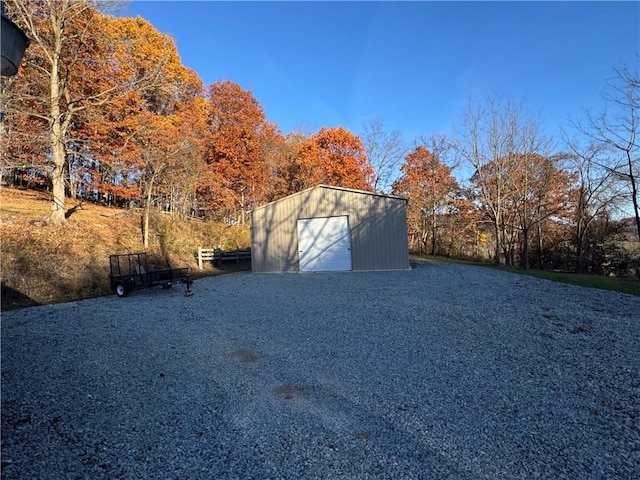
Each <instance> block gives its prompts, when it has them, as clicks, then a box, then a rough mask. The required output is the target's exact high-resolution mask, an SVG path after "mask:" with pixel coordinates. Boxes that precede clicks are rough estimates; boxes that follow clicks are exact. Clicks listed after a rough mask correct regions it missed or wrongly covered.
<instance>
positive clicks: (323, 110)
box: [118, 1, 640, 143]
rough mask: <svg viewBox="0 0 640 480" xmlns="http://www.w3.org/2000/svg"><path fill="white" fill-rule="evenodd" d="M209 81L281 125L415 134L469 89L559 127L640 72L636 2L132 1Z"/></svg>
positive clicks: (445, 116)
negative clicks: (518, 105) (621, 71)
mask: <svg viewBox="0 0 640 480" xmlns="http://www.w3.org/2000/svg"><path fill="white" fill-rule="evenodd" d="M118 14H119V15H122V16H138V15H139V16H141V17H143V18H146V19H147V20H149V21H150V22H151V23H152V24H153V25H154V27H155V28H156V29H158V30H159V31H161V32H164V33H166V34H168V35H170V36H172V37H173V38H174V39H175V42H176V45H177V47H178V51H179V53H180V56H181V58H182V61H183V63H184V65H186V66H188V67H190V68H192V69H193V70H195V71H196V72H197V73H198V75H199V76H200V78H201V79H202V80H203V82H204V83H205V84H207V85H208V84H210V83H213V82H215V81H217V80H231V81H233V82H235V83H237V84H238V85H240V87H242V88H243V89H245V90H250V91H251V92H252V93H253V95H254V96H255V98H256V99H257V100H258V101H259V102H260V104H261V105H262V106H263V108H264V111H265V114H266V116H267V118H268V119H269V120H270V121H273V122H275V123H276V124H278V125H279V127H280V129H281V130H282V132H283V133H285V134H286V133H288V132H290V131H294V130H300V129H302V130H303V131H304V133H314V132H316V131H317V130H318V129H320V128H321V127H323V126H327V127H337V126H344V127H345V128H347V129H349V130H350V131H351V132H353V133H355V134H359V133H361V132H362V128H363V125H364V124H365V123H366V122H368V121H370V120H371V119H373V118H382V119H383V120H384V123H385V127H386V129H387V130H398V131H400V132H401V133H402V135H403V137H404V139H405V141H407V142H408V143H412V142H413V140H414V139H415V137H417V136H419V135H429V134H431V133H434V132H444V133H450V132H451V127H452V124H453V122H454V121H456V119H457V118H459V116H460V113H461V111H462V108H463V107H464V105H465V104H466V102H467V99H469V98H472V99H480V100H482V99H484V98H486V96H487V95H494V96H496V95H499V96H501V97H503V98H507V99H511V100H514V101H522V102H523V103H524V107H525V109H526V110H527V111H529V112H531V113H532V114H534V115H537V116H538V118H539V119H540V121H541V123H542V125H543V127H544V129H545V130H546V132H547V133H548V134H550V135H555V134H557V132H558V129H559V127H560V126H563V125H565V124H566V123H567V119H568V118H569V117H577V116H579V115H581V113H582V111H583V109H584V108H593V109H598V108H600V107H601V91H602V89H603V88H604V86H605V82H606V80H607V79H608V78H611V77H612V76H613V67H621V66H623V65H625V64H626V65H628V66H629V67H631V68H633V69H637V68H638V61H639V60H638V54H640V2H637V1H635V2H456V1H454V2H326V1H325V2H267V1H265V2H213V1H132V2H130V3H129V6H128V8H127V10H124V11H121V12H119V13H118Z"/></svg>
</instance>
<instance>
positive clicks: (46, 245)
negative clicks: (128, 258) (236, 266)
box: [0, 188, 249, 310]
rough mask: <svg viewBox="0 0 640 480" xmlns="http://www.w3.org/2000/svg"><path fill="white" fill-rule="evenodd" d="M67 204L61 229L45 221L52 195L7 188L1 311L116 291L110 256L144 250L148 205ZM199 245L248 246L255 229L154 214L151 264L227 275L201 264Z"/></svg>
mask: <svg viewBox="0 0 640 480" xmlns="http://www.w3.org/2000/svg"><path fill="white" fill-rule="evenodd" d="M67 202H68V205H67V208H69V209H70V211H69V212H68V220H67V225H66V226H65V227H63V228H56V227H52V226H46V225H44V224H43V222H42V221H41V220H42V218H43V217H44V216H45V215H46V214H47V212H48V211H49V208H50V197H49V196H48V195H46V194H45V193H39V192H33V191H22V190H17V189H10V188H2V189H1V190H0V238H1V240H2V245H1V255H0V260H1V278H2V310H7V309H11V308H17V307H21V306H28V305H37V304H44V303H56V302H65V301H72V300H78V299H83V298H90V297H95V296H100V295H106V294H110V293H111V291H110V288H109V255H111V254H115V253H129V252H141V251H144V248H143V246H142V232H141V227H140V226H141V214H142V212H141V211H139V210H123V209H118V208H111V207H106V206H100V205H94V204H90V203H89V204H88V203H79V202H73V201H72V200H70V199H67ZM199 245H201V246H206V247H216V246H218V245H220V246H222V248H225V249H234V248H237V247H247V246H249V232H248V229H247V228H239V227H237V226H231V225H225V224H217V223H211V222H202V221H197V220H185V219H178V218H174V217H172V216H170V215H165V214H162V213H155V214H154V215H153V217H152V220H151V235H150V247H149V249H148V250H147V255H148V257H149V264H150V266H152V267H155V268H167V267H174V268H175V267H185V266H186V267H191V268H192V273H193V276H194V277H195V278H197V277H198V276H204V275H215V274H217V273H220V271H219V270H217V269H215V268H214V267H213V266H212V265H205V270H203V271H200V270H199V269H198V266H197V261H196V252H197V248H198V246H199Z"/></svg>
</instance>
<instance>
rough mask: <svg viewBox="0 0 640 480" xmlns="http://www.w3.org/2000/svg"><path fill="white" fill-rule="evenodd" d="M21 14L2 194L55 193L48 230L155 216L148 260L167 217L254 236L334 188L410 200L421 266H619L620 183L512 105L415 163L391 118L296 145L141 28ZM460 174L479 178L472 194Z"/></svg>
mask: <svg viewBox="0 0 640 480" xmlns="http://www.w3.org/2000/svg"><path fill="white" fill-rule="evenodd" d="M6 5H7V14H8V15H10V16H11V18H12V19H13V20H14V21H15V22H16V23H17V24H18V25H19V26H20V27H21V28H23V29H24V30H25V31H26V32H27V33H28V35H29V37H30V38H31V40H32V42H31V46H30V47H29V49H28V50H27V52H26V56H25V60H24V62H23V65H22V67H21V69H20V71H19V74H18V75H17V76H16V77H13V78H9V79H6V81H5V80H4V79H3V89H2V105H3V113H4V116H3V119H2V128H1V130H0V134H1V136H2V142H0V154H1V158H2V167H3V181H4V182H5V183H6V184H9V185H14V186H21V187H25V188H32V189H40V190H43V191H46V192H49V194H50V197H51V210H50V212H49V213H48V214H47V215H46V218H45V219H44V221H45V222H49V223H52V224H54V225H59V226H61V225H64V223H65V221H66V218H67V216H68V212H69V211H70V207H69V201H70V200H71V201H72V202H73V203H77V202H80V201H92V202H96V203H103V204H106V205H110V206H119V207H129V208H131V207H135V208H140V209H141V210H142V212H143V216H142V220H143V221H142V225H143V229H142V230H143V238H144V240H143V241H144V246H145V247H147V246H148V244H149V238H148V236H149V231H150V227H149V221H150V218H151V216H152V215H151V213H152V212H154V211H163V212H167V213H170V214H173V215H179V216H190V217H198V218H200V219H205V220H215V221H222V222H226V223H227V224H241V225H242V224H244V223H245V221H246V218H247V213H248V212H249V211H251V210H252V209H254V208H256V207H258V206H260V205H262V204H264V203H266V202H270V201H273V200H276V199H278V198H281V197H284V196H286V195H289V194H292V193H295V192H299V191H301V190H304V189H306V188H309V187H312V186H315V185H317V184H328V185H332V186H337V187H344V188H350V189H359V190H365V191H376V192H379V193H394V194H396V195H400V196H403V197H406V198H407V199H408V222H409V224H408V227H409V242H410V246H411V247H412V248H413V249H414V250H415V251H419V252H422V253H428V254H431V255H437V254H443V255H451V256H462V257H476V258H483V259H486V258H488V257H492V258H493V259H494V261H495V262H496V263H502V264H508V265H518V264H519V265H521V266H523V267H529V266H530V265H535V266H539V267H542V266H554V267H556V266H561V264H562V263H563V262H564V264H565V265H567V264H571V265H574V266H575V265H579V269H581V270H585V271H588V270H594V269H593V268H591V267H589V265H591V264H592V263H597V261H599V260H597V259H598V258H599V257H598V255H599V256H603V255H605V253H606V252H605V253H602V252H604V250H605V249H604V247H602V245H605V242H604V241H601V237H600V236H598V235H599V234H597V232H606V233H605V234H603V237H602V238H604V237H607V235H609V234H610V232H612V231H613V230H612V229H611V228H610V225H609V224H610V223H611V222H610V219H611V212H612V211H613V207H614V205H615V202H613V201H611V202H608V201H607V202H604V201H601V200H600V199H601V198H602V197H603V196H605V194H608V195H609V197H608V198H612V197H613V194H610V192H613V191H614V186H615V179H613V180H611V179H610V177H608V178H609V180H607V182H605V181H604V180H603V182H602V183H601V184H596V183H594V182H595V180H593V179H590V177H588V171H587V170H588V168H587V167H585V165H592V164H590V163H589V162H583V163H581V164H578V163H579V162H577V161H576V162H574V164H573V166H568V163H567V159H568V158H571V159H573V160H575V159H576V158H579V157H580V154H579V152H577V150H576V152H575V153H574V154H573V155H570V156H567V155H564V156H563V155H559V154H551V153H549V150H548V149H546V148H543V147H544V145H543V143H544V142H542V141H540V140H541V138H540V137H539V134H538V133H537V131H536V128H535V127H536V125H535V124H534V123H532V122H529V121H523V120H526V119H522V118H521V117H520V112H519V110H518V108H515V107H514V106H512V105H506V106H502V105H500V104H499V103H497V102H489V103H488V104H487V105H485V106H483V107H484V108H478V109H477V110H474V109H470V110H469V111H468V112H467V114H466V115H464V116H463V121H462V124H463V125H462V127H463V128H462V129H461V130H462V133H461V135H459V137H458V138H456V139H455V140H449V139H447V138H445V137H444V136H443V135H434V136H432V137H431V138H430V139H426V140H425V139H422V140H420V141H418V142H417V143H416V145H415V148H413V149H412V150H411V151H409V150H408V149H407V148H406V147H405V146H404V145H403V144H402V142H401V140H400V137H399V134H398V133H397V132H393V133H386V132H385V131H384V129H383V123H382V121H381V120H379V119H378V120H374V121H372V123H371V124H370V125H365V128H364V135H363V138H360V137H359V136H358V135H356V134H354V133H353V132H350V131H349V130H348V129H346V128H344V127H342V126H325V127H322V128H320V129H319V130H318V131H317V132H315V133H308V134H303V133H299V132H288V133H286V134H285V133H283V132H281V131H280V128H279V126H278V125H277V124H275V123H273V122H271V121H269V120H268V118H267V114H266V113H265V111H264V109H263V107H262V106H261V105H260V103H259V101H258V99H257V98H255V97H254V95H253V93H252V92H251V91H249V90H246V89H243V88H242V87H241V86H240V85H238V84H236V83H234V82H233V81H230V80H219V81H217V82H215V83H213V84H211V85H204V84H203V82H202V81H201V79H200V78H199V77H198V75H197V73H196V72H194V71H192V70H190V69H189V68H187V67H185V66H184V65H183V64H182V62H181V59H180V56H179V54H178V50H177V48H176V45H175V42H174V40H173V39H172V38H171V37H169V36H167V35H165V34H162V33H160V32H158V31H157V30H156V29H155V28H154V27H153V26H152V25H151V24H150V23H149V22H148V21H146V20H144V19H142V18H118V17H114V16H110V15H108V14H106V13H102V11H99V10H98V9H97V8H96V3H95V2H94V1H91V0H59V1H47V2H42V1H39V0H7V1H6ZM634 148H636V147H635V146H634ZM634 151H635V150H634ZM585 158H586V157H585ZM634 161H635V162H637V160H633V159H631V160H629V162H628V163H629V166H630V168H631V170H629V172H630V174H627V173H625V175H627V176H630V177H631V178H632V179H633V173H634V170H633V166H634V165H636V164H634V163H633V162H634ZM460 163H463V164H465V165H467V167H469V166H471V168H472V172H471V174H470V175H469V178H468V181H467V182H466V183H465V182H462V181H460V180H459V175H458V174H457V173H456V172H454V170H455V168H456V167H457V166H458V165H459V164H460ZM604 170H606V168H605V169H604ZM609 171H610V172H611V171H614V172H618V176H620V175H621V174H620V173H619V172H620V171H622V170H620V168H618V169H617V170H616V169H611V168H609ZM454 173H456V174H455V175H454ZM603 175H604V174H603ZM609 175H611V173H609ZM603 178H604V177H603ZM634 192H635V190H634ZM634 195H635V193H634ZM598 202H600V203H598ZM637 223H638V231H639V232H640V221H639V222H637ZM607 238H610V236H609V237H607ZM571 255H575V256H577V260H574V259H572V258H571V257H570V256H571ZM590 259H595V260H593V262H591V260H590ZM590 262H591V263H590ZM601 263H602V262H601ZM629 268H631V267H629ZM639 271H640V270H639Z"/></svg>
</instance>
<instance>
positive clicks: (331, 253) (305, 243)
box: [298, 216, 351, 272]
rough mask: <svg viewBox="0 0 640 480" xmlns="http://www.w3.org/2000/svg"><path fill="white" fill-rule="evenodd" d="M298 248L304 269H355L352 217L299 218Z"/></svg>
mask: <svg viewBox="0 0 640 480" xmlns="http://www.w3.org/2000/svg"><path fill="white" fill-rule="evenodd" d="M298 251H299V253H298V257H299V260H300V271H301V272H328V271H338V270H351V236H350V234H349V219H348V217H346V216H344V217H325V218H308V219H303V220H298Z"/></svg>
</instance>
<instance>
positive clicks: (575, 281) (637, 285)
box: [501, 267, 640, 296]
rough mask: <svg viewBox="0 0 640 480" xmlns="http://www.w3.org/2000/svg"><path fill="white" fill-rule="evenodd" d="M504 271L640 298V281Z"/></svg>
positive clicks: (580, 275) (573, 274)
mask: <svg viewBox="0 0 640 480" xmlns="http://www.w3.org/2000/svg"><path fill="white" fill-rule="evenodd" d="M501 268H502V269H503V270H506V271H509V272H514V273H520V274H522V275H529V276H532V277H537V278H543V279H545V280H553V281H554V282H561V283H569V284H571V285H580V286H582V287H590V288H600V289H603V290H612V291H614V292H621V293H630V294H631V295H638V296H640V281H638V280H631V279H624V278H616V277H603V276H601V275H587V274H581V273H565V272H548V271H546V270H522V269H518V268H505V267H501Z"/></svg>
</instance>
